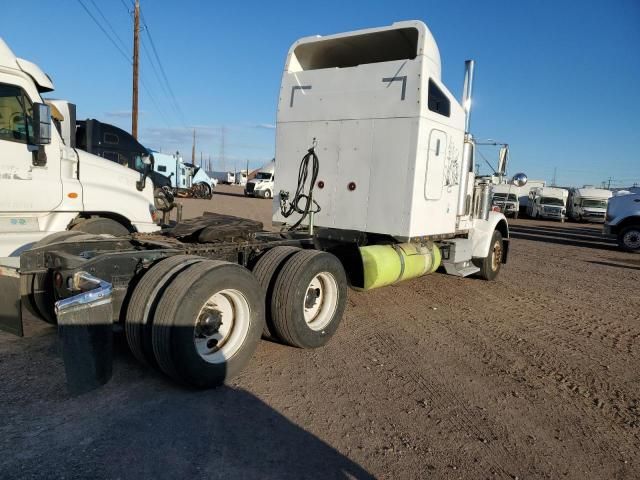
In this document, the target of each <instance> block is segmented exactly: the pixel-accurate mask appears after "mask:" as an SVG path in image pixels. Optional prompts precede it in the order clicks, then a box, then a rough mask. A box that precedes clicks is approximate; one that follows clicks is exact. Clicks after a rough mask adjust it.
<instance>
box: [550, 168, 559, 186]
mask: <svg viewBox="0 0 640 480" xmlns="http://www.w3.org/2000/svg"><path fill="white" fill-rule="evenodd" d="M557 174H558V167H553V181H552V182H551V186H552V187H555V186H556V179H557Z"/></svg>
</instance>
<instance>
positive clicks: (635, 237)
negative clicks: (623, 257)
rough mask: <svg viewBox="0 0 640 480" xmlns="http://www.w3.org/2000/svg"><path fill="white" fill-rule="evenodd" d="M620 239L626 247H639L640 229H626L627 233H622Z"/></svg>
mask: <svg viewBox="0 0 640 480" xmlns="http://www.w3.org/2000/svg"><path fill="white" fill-rule="evenodd" d="M622 241H623V242H624V244H625V245H626V246H627V247H628V248H631V249H634V250H636V249H638V248H640V231H638V230H630V231H628V232H627V233H625V234H624V237H623V238H622Z"/></svg>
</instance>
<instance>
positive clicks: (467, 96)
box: [462, 60, 475, 133]
mask: <svg viewBox="0 0 640 480" xmlns="http://www.w3.org/2000/svg"><path fill="white" fill-rule="evenodd" d="M474 66H475V61H473V60H465V62H464V87H463V88H462V108H463V109H464V132H465V133H469V125H470V124H471V96H472V95H473V69H474Z"/></svg>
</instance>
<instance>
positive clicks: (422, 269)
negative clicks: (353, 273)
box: [359, 243, 441, 290]
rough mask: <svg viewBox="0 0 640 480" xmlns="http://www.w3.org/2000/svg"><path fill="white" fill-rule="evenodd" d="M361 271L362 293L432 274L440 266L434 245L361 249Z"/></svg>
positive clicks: (436, 247)
mask: <svg viewBox="0 0 640 480" xmlns="http://www.w3.org/2000/svg"><path fill="white" fill-rule="evenodd" d="M359 250H360V257H361V258H362V268H363V277H364V278H363V287H362V288H360V289H361V290H371V289H372V288H378V287H384V286H385V285H391V284H393V283H397V282H401V281H402V280H409V279H411V278H417V277H420V276H422V275H425V274H427V273H433V272H435V271H436V270H437V269H438V267H439V266H440V260H441V255H440V249H439V248H438V246H437V245H435V244H433V243H430V244H428V245H417V244H413V243H399V244H394V245H369V246H366V247H360V249H359Z"/></svg>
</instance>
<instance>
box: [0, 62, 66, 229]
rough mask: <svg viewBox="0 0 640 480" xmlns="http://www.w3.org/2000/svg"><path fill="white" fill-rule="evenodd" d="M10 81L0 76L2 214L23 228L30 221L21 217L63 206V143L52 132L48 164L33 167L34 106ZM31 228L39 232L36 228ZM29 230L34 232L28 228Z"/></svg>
mask: <svg viewBox="0 0 640 480" xmlns="http://www.w3.org/2000/svg"><path fill="white" fill-rule="evenodd" d="M7 77H8V75H4V74H2V73H0V191H1V192H2V194H1V195H0V214H2V213H5V214H6V213H9V214H13V215H11V218H10V219H9V221H10V223H12V225H14V226H18V227H20V226H22V225H27V224H28V223H30V221H29V220H28V218H19V217H34V216H37V215H36V214H37V213H43V212H49V211H51V210H53V209H55V208H56V207H57V206H58V205H60V203H61V202H62V182H61V179H60V145H59V141H60V140H59V137H58V136H57V131H56V130H55V129H52V141H51V144H49V145H46V146H44V147H43V148H45V153H46V156H47V163H46V165H44V166H34V159H35V158H36V155H37V151H38V148H39V147H37V146H35V145H30V144H29V140H30V139H33V120H32V119H33V111H32V106H33V102H32V101H31V99H30V98H29V96H28V95H27V93H26V91H25V89H24V88H22V87H21V86H20V85H16V84H15V83H4V82H3V81H6V80H8V78H7ZM9 78H11V77H9ZM11 80H13V81H14V82H15V79H13V78H11ZM38 100H39V99H38ZM14 217H18V218H14ZM16 222H17V223H16ZM25 222H26V224H25ZM3 223H4V222H3ZM3 227H11V226H10V225H2V226H0V231H2V230H5V231H6V228H3ZM32 228H35V229H37V224H36V225H35V226H33V225H32ZM27 229H29V230H30V229H31V228H28V225H27Z"/></svg>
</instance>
